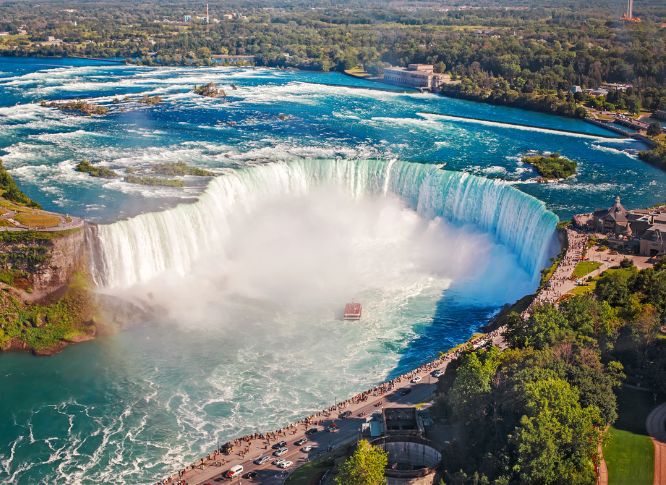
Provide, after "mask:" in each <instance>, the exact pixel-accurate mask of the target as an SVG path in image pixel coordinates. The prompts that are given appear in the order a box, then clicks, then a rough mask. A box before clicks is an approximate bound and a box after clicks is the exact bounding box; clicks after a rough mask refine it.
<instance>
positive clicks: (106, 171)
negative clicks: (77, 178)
mask: <svg viewBox="0 0 666 485" xmlns="http://www.w3.org/2000/svg"><path fill="white" fill-rule="evenodd" d="M74 170H76V171H77V172H83V173H87V174H88V175H90V176H92V177H99V178H105V179H112V178H116V177H117V176H118V174H117V173H116V172H114V171H113V170H111V169H110V168H108V167H100V166H97V165H93V164H92V163H90V161H88V160H82V161H80V162H79V163H77V164H76V166H75V167H74Z"/></svg>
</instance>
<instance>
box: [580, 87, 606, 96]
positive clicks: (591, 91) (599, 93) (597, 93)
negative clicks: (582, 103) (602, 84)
mask: <svg viewBox="0 0 666 485" xmlns="http://www.w3.org/2000/svg"><path fill="white" fill-rule="evenodd" d="M585 92H586V93H587V94H589V95H590V96H594V97H595V98H597V97H600V96H606V95H607V94H608V89H604V88H595V89H586V90H585Z"/></svg>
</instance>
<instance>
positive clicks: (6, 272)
mask: <svg viewBox="0 0 666 485" xmlns="http://www.w3.org/2000/svg"><path fill="white" fill-rule="evenodd" d="M0 236H1V237H0V272H2V274H3V281H4V283H6V284H9V286H13V287H15V288H17V289H19V290H24V291H25V292H26V296H27V295H30V297H29V298H27V299H29V300H36V299H39V298H43V297H45V296H48V295H50V294H52V293H55V292H57V291H58V290H60V289H62V288H64V287H66V286H67V285H68V284H69V283H70V280H71V279H72V275H73V274H74V272H75V271H76V270H78V269H81V268H82V265H83V263H84V262H85V260H86V251H85V248H86V245H85V231H84V230H83V229H79V230H72V231H68V232H66V233H62V234H58V233H35V232H29V231H20V232H12V233H1V234H0Z"/></svg>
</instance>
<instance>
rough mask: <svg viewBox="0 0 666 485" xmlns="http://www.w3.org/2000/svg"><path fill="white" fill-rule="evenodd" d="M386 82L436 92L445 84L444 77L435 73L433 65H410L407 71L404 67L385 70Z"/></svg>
mask: <svg viewBox="0 0 666 485" xmlns="http://www.w3.org/2000/svg"><path fill="white" fill-rule="evenodd" d="M384 82H386V83H389V84H397V85H398V86H408V87H411V88H425V89H430V90H434V89H437V88H439V87H440V86H441V85H442V84H443V83H444V76H442V75H440V74H437V73H435V68H434V66H433V65H432V64H410V65H409V66H407V69H405V68H402V67H390V68H387V69H384Z"/></svg>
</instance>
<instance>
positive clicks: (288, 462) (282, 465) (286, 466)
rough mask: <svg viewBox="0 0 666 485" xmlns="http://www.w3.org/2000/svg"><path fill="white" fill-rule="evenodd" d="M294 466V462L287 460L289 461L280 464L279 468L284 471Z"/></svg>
mask: <svg viewBox="0 0 666 485" xmlns="http://www.w3.org/2000/svg"><path fill="white" fill-rule="evenodd" d="M293 464H294V463H293V462H291V461H289V460H287V461H283V462H282V463H280V464H279V465H278V467H280V468H282V469H283V470H284V469H285V468H289V467H290V466H291V465H293Z"/></svg>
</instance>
